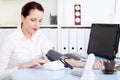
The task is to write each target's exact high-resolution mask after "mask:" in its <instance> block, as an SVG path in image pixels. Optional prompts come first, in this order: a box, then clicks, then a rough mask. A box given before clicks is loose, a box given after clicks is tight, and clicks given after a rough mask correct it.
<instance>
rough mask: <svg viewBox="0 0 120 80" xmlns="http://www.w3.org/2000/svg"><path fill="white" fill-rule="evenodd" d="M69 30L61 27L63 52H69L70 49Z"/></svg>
mask: <svg viewBox="0 0 120 80" xmlns="http://www.w3.org/2000/svg"><path fill="white" fill-rule="evenodd" d="M68 31H69V29H61V52H62V54H65V53H69V51H68V42H69V39H68V36H69V35H68Z"/></svg>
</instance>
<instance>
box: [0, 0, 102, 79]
mask: <svg viewBox="0 0 120 80" xmlns="http://www.w3.org/2000/svg"><path fill="white" fill-rule="evenodd" d="M43 15H44V9H43V7H42V6H41V4H39V3H37V2H34V1H32V2H28V3H27V4H25V5H24V6H23V8H22V11H21V25H20V26H19V27H18V29H17V30H16V31H15V32H13V33H11V34H10V35H8V37H7V38H6V39H5V40H4V42H3V45H2V47H1V49H0V71H1V73H0V80H9V79H10V76H11V74H12V72H14V71H15V70H18V69H24V68H30V67H35V66H40V67H41V66H42V65H43V64H44V63H46V60H45V59H42V58H41V57H42V56H44V55H45V54H46V53H47V52H48V51H49V50H50V49H52V47H53V46H52V44H51V42H50V41H48V40H47V38H46V37H45V35H44V34H43V33H42V32H41V31H40V30H38V28H39V26H40V25H41V22H42V20H43ZM76 62H79V61H75V60H73V59H70V60H68V63H70V64H71V65H73V66H76V64H77V63H76ZM84 64H85V63H84V62H81V63H80V65H77V66H84ZM95 64H96V63H95ZM100 65H101V64H99V66H100ZM99 66H98V67H99Z"/></svg>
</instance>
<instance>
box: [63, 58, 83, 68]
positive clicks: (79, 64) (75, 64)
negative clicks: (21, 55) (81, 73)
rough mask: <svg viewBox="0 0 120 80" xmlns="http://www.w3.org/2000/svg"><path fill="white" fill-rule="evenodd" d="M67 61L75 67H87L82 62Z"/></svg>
mask: <svg viewBox="0 0 120 80" xmlns="http://www.w3.org/2000/svg"><path fill="white" fill-rule="evenodd" d="M65 61H66V62H67V63H69V64H70V65H72V66H74V67H84V66H85V62H82V61H78V60H74V59H65Z"/></svg>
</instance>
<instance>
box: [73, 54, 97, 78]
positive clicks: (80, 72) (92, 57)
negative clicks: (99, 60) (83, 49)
mask: <svg viewBox="0 0 120 80" xmlns="http://www.w3.org/2000/svg"><path fill="white" fill-rule="evenodd" d="M94 61H95V55H94V54H92V53H91V54H89V55H88V58H87V61H86V64H85V67H84V69H82V70H81V69H79V70H73V71H71V74H72V75H75V76H79V77H81V76H82V75H83V74H84V73H85V72H86V71H89V70H92V67H93V64H94Z"/></svg>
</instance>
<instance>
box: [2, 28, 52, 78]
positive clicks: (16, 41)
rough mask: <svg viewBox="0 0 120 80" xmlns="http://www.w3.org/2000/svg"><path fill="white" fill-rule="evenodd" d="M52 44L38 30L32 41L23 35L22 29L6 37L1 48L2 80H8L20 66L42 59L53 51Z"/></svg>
mask: <svg viewBox="0 0 120 80" xmlns="http://www.w3.org/2000/svg"><path fill="white" fill-rule="evenodd" d="M52 48H53V46H52V43H51V42H50V41H48V39H47V38H46V36H45V35H44V34H43V33H42V32H41V31H40V30H38V31H37V32H36V33H35V34H34V35H33V36H32V39H31V40H28V39H27V38H25V36H24V35H23V32H22V30H21V28H18V29H17V30H16V31H15V32H13V33H11V34H10V35H8V36H7V37H6V39H5V40H4V42H3V43H2V45H1V48H0V80H8V78H10V75H11V74H12V72H14V71H15V70H17V69H18V65H20V64H22V63H25V62H28V61H30V60H33V59H34V58H41V56H45V54H46V53H47V52H48V51H49V50H50V49H52Z"/></svg>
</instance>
